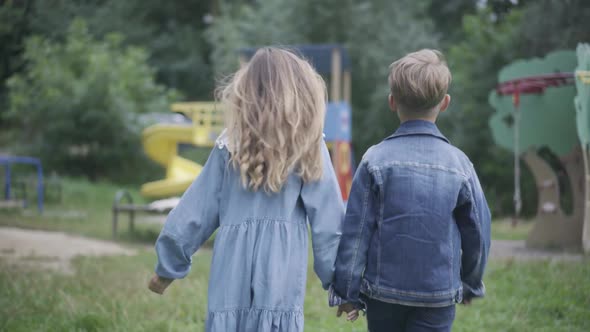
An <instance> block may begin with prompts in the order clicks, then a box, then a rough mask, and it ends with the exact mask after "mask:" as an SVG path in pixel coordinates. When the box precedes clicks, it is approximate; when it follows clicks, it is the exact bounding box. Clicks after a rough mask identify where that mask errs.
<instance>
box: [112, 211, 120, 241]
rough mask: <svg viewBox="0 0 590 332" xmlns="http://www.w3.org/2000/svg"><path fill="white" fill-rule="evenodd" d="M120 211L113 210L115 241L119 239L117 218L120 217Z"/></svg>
mask: <svg viewBox="0 0 590 332" xmlns="http://www.w3.org/2000/svg"><path fill="white" fill-rule="evenodd" d="M118 214H119V211H118V210H117V209H113V239H116V238H117V222H118V220H117V217H118Z"/></svg>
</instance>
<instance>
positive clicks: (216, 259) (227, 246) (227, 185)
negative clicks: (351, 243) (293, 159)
mask: <svg viewBox="0 0 590 332" xmlns="http://www.w3.org/2000/svg"><path fill="white" fill-rule="evenodd" d="M226 141H227V140H226V139H225V138H224V135H223V134H222V136H221V137H220V138H218V140H217V142H216V146H215V147H214V148H213V151H211V154H210V156H209V159H208V160H207V163H206V164H205V166H204V167H203V169H202V171H201V174H200V175H199V176H198V178H197V179H196V180H195V181H194V182H193V183H192V185H191V186H190V187H189V188H188V189H187V191H186V192H185V193H184V194H183V196H182V198H181V200H180V203H179V204H178V205H177V206H176V208H174V209H173V210H172V211H171V212H170V214H169V215H168V218H167V220H166V223H165V225H164V228H163V229H162V232H161V233H160V236H159V237H158V240H157V242H156V252H157V255H158V263H157V266H156V274H158V275H159V276H161V277H164V278H171V279H179V278H183V277H185V276H186V275H187V274H188V272H189V270H190V267H191V256H192V255H193V254H194V253H195V252H196V250H197V249H198V248H199V247H200V246H201V245H202V244H203V243H204V242H205V241H206V240H207V239H208V238H209V237H210V236H211V235H212V234H213V232H215V231H216V230H217V234H216V237H215V245H214V248H213V259H212V263H211V272H210V276H209V296H208V315H207V322H206V331H211V332H230V331H281V332H283V331H284V332H299V331H303V301H304V297H305V284H306V276H307V257H308V238H309V231H308V222H309V228H310V229H311V239H312V247H313V255H314V264H313V266H314V271H315V273H316V274H317V276H318V277H319V279H320V280H321V282H322V286H323V287H324V289H327V288H328V286H329V285H330V283H331V282H332V277H333V274H334V263H335V260H336V253H337V250H338V244H339V241H340V235H341V222H342V219H343V215H344V205H343V202H342V198H341V197H342V196H341V195H340V189H339V186H338V183H337V180H336V176H335V174H334V170H333V168H332V164H331V162H330V156H329V153H328V150H327V148H326V146H325V143H322V144H323V146H322V158H323V176H322V178H321V179H320V180H318V181H314V182H308V183H304V182H303V181H302V179H301V178H300V177H299V176H297V175H296V174H291V175H290V176H289V177H288V179H287V181H286V183H285V184H284V185H283V188H282V190H281V191H280V192H279V193H266V192H265V191H264V190H259V191H256V192H254V191H251V190H249V189H245V188H244V187H243V186H242V185H241V181H240V174H239V172H238V171H236V170H235V169H234V167H233V166H232V165H231V163H230V161H229V158H230V154H229V151H228V148H227V144H226Z"/></svg>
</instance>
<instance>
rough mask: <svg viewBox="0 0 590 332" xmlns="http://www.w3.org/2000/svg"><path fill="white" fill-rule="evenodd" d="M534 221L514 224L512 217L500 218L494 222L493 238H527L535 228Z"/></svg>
mask: <svg viewBox="0 0 590 332" xmlns="http://www.w3.org/2000/svg"><path fill="white" fill-rule="evenodd" d="M533 224H534V223H533V222H531V221H519V222H518V223H517V224H516V226H512V222H511V220H510V219H500V220H496V221H494V222H493V223H492V238H493V239H495V240H526V238H527V236H528V235H529V232H530V231H531V230H532V229H533Z"/></svg>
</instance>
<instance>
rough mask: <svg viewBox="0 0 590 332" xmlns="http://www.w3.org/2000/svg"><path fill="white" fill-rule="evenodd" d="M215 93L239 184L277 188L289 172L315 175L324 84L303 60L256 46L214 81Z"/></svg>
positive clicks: (314, 177) (319, 159) (318, 167)
mask: <svg viewBox="0 0 590 332" xmlns="http://www.w3.org/2000/svg"><path fill="white" fill-rule="evenodd" d="M218 98H219V99H220V100H221V102H222V103H223V105H224V108H225V111H226V117H227V118H226V125H227V136H228V139H229V150H230V153H231V162H232V164H233V166H234V167H235V168H236V169H237V170H239V172H240V176H241V180H242V184H243V185H244V187H247V188H250V189H252V190H254V191H256V190H258V189H261V188H262V189H264V190H265V191H267V192H279V191H280V190H281V188H282V186H283V184H284V183H285V182H286V181H287V177H288V176H289V174H290V173H291V172H294V173H296V174H298V175H299V176H301V178H302V179H303V181H304V182H309V181H315V180H318V179H320V177H321V175H322V171H323V168H322V153H321V147H322V139H323V138H322V132H323V129H324V117H325V113H326V85H325V83H324V80H323V79H322V77H321V76H320V75H319V74H318V73H317V72H316V71H315V70H314V69H313V67H312V66H311V65H310V64H309V63H308V62H307V61H305V60H303V59H302V58H300V57H298V56H297V55H295V54H294V53H293V52H291V51H288V50H285V49H280V48H276V47H265V48H261V49H259V50H258V51H257V52H256V53H255V54H254V56H253V57H252V58H251V59H250V61H249V62H248V63H247V64H246V65H245V66H244V67H242V68H241V69H240V70H238V71H237V72H236V73H235V74H234V75H233V77H232V78H231V80H230V81H229V82H228V83H227V84H225V85H222V86H220V87H219V90H218Z"/></svg>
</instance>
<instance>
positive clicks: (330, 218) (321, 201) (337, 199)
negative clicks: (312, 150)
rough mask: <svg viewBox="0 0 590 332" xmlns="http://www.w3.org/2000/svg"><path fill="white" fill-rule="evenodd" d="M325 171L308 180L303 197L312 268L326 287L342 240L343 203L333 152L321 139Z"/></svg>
mask: <svg viewBox="0 0 590 332" xmlns="http://www.w3.org/2000/svg"><path fill="white" fill-rule="evenodd" d="M322 145H323V146H322V158H323V174H322V177H321V179H320V180H319V181H314V182H309V183H305V184H304V185H303V188H302V189H301V198H302V200H303V204H304V206H305V212H306V213H307V218H308V220H309V224H310V228H311V237H312V239H311V240H312V246H313V261H314V263H313V268H314V271H315V273H316V274H317V276H318V277H319V278H320V280H321V282H322V286H323V287H324V289H328V286H329V285H330V284H331V283H332V278H333V277H334V263H335V261H336V253H337V251H338V244H339V243H340V235H341V227H342V219H343V218H344V203H343V202H342V195H341V193H340V187H339V185H338V181H337V179H336V174H335V172H334V168H333V167H332V162H331V160H330V154H329V153H328V148H327V146H326V144H325V142H322Z"/></svg>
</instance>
